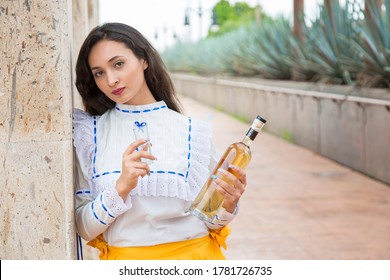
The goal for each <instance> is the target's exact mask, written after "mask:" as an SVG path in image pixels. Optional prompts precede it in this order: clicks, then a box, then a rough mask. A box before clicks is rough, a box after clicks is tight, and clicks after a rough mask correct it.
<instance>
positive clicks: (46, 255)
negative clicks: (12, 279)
mask: <svg viewBox="0 0 390 280" xmlns="http://www.w3.org/2000/svg"><path fill="white" fill-rule="evenodd" d="M0 152H1V153H0V164H1V166H2V168H1V169H0V170H1V171H0V180H1V181H0V182H1V191H0V201H2V203H1V204H0V212H1V213H2V215H1V218H0V240H1V244H0V259H73V258H74V232H75V231H74V222H73V215H74V210H73V208H74V205H73V201H74V200H73V192H74V191H73V179H72V177H73V172H72V169H73V168H72V143H71V141H61V142H35V143H34V142H31V143H29V144H28V145H26V143H20V142H18V143H0Z"/></svg>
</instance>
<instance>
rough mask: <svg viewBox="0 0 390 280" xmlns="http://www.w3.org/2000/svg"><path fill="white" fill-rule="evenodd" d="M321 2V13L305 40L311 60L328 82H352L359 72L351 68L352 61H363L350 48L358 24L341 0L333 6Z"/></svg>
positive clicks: (320, 77) (322, 77) (317, 71)
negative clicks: (341, 3) (340, 2)
mask: <svg viewBox="0 0 390 280" xmlns="http://www.w3.org/2000/svg"><path fill="white" fill-rule="evenodd" d="M328 4H329V2H326V3H325V4H324V5H320V16H319V17H318V18H317V19H316V20H314V21H313V22H312V27H311V28H310V29H308V32H307V33H306V34H305V35H306V43H307V44H308V46H309V47H310V48H311V49H310V48H307V51H309V52H310V56H309V58H308V60H309V61H310V62H311V63H314V64H315V67H316V75H317V76H318V78H319V79H320V80H322V81H325V82H331V83H338V84H351V83H352V82H353V80H354V79H355V78H356V76H357V73H358V71H359V69H358V67H354V68H352V67H349V63H350V62H351V61H353V62H354V63H355V65H357V64H358V63H359V62H360V59H359V56H358V54H357V53H356V52H354V51H351V50H352V49H353V48H352V45H353V41H354V39H355V37H356V34H357V33H356V30H355V24H354V22H353V19H352V18H351V17H350V14H349V12H348V9H347V8H346V7H342V6H341V5H340V4H339V2H338V1H333V2H332V5H328Z"/></svg>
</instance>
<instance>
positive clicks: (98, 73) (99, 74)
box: [94, 71, 103, 78]
mask: <svg viewBox="0 0 390 280" xmlns="http://www.w3.org/2000/svg"><path fill="white" fill-rule="evenodd" d="M101 75H103V72H102V71H96V72H95V74H94V76H95V77H96V78H98V77H100V76H101Z"/></svg>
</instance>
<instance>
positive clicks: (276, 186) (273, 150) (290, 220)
mask: <svg viewBox="0 0 390 280" xmlns="http://www.w3.org/2000/svg"><path fill="white" fill-rule="evenodd" d="M181 100H182V103H183V106H184V108H185V110H186V113H187V115H189V116H192V117H196V118H199V119H204V120H208V121H211V122H212V123H213V125H214V142H215V144H216V146H217V150H218V152H220V153H223V151H224V150H225V148H226V147H227V146H228V145H229V144H230V143H232V142H236V141H240V140H241V139H242V138H243V136H244V135H245V133H246V131H247V129H248V127H249V126H248V124H244V123H242V122H239V121H238V120H235V119H234V118H232V117H230V116H228V115H226V114H224V113H221V112H218V111H216V110H213V109H212V108H210V107H207V106H204V105H202V104H200V103H198V102H196V101H194V100H192V99H188V98H186V97H181ZM259 114H261V112H259ZM254 117H255V116H254ZM263 117H265V118H267V116H263ZM268 123H269V124H270V123H272V120H268ZM247 177H248V186H247V190H246V192H245V193H244V195H243V197H242V199H241V200H242V201H241V208H240V213H239V215H238V216H237V217H236V219H235V220H234V221H233V222H232V223H231V228H232V233H231V235H230V236H229V238H228V251H227V253H226V256H227V257H228V259H241V260H245V259H257V260H259V259H266V260H295V259H299V260H317V259H320V260H357V259H367V260H390V186H389V185H387V184H383V183H381V182H378V181H376V180H373V179H371V178H369V177H367V176H364V175H362V174H361V173H358V172H355V171H353V170H351V169H350V168H348V167H345V166H342V165H340V164H338V163H336V162H334V161H332V160H329V159H327V158H324V157H322V156H320V155H318V154H315V153H313V152H311V151H310V150H307V149H305V148H302V147H299V146H296V145H293V144H291V143H288V142H286V141H284V140H281V139H279V138H277V137H275V136H273V135H271V134H269V133H266V132H262V133H261V134H259V135H258V136H257V139H256V140H255V141H254V143H253V145H252V161H251V163H250V165H249V166H248V169H247Z"/></svg>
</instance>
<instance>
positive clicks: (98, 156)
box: [73, 101, 234, 246]
mask: <svg viewBox="0 0 390 280" xmlns="http://www.w3.org/2000/svg"><path fill="white" fill-rule="evenodd" d="M135 122H138V124H142V123H145V124H147V126H148V131H149V138H150V141H151V143H152V153H153V154H154V155H155V156H156V157H157V160H156V161H154V162H153V163H152V164H151V165H150V170H151V171H150V175H149V176H145V177H143V178H140V179H139V181H138V185H137V187H136V188H135V189H133V190H132V191H131V192H130V194H129V195H128V197H127V199H125V201H123V200H122V198H121V197H120V196H119V195H118V193H117V191H116V189H115V183H116V180H117V179H118V178H119V176H120V173H121V168H122V167H121V166H122V154H123V152H124V151H125V149H126V148H127V147H128V145H129V144H130V143H132V142H133V141H134V140H135V138H134V134H133V125H134V123H135ZM211 132H212V131H211V127H210V125H209V124H208V123H206V122H203V121H200V120H194V119H191V118H189V117H187V116H184V115H181V114H179V113H177V112H175V111H173V110H170V109H169V108H168V107H167V105H166V104H165V102H164V101H160V102H156V103H153V104H148V105H142V106H131V105H124V104H116V107H115V108H114V109H111V110H108V111H107V112H106V113H105V114H103V115H102V116H90V115H88V114H87V113H85V112H84V111H81V110H79V109H75V110H74V113H73V140H74V146H75V155H76V157H75V158H76V192H75V208H76V209H75V212H76V225H77V231H78V233H79V235H80V236H81V237H82V238H83V239H85V240H91V239H93V238H95V237H96V236H98V235H99V234H101V233H103V236H104V239H105V240H106V241H107V243H108V244H109V245H111V246H150V245H155V244H161V243H167V242H175V241H181V240H187V239H193V238H198V237H202V236H205V235H207V234H208V231H209V229H217V228H220V227H222V226H224V225H227V224H228V223H229V222H230V221H231V220H232V219H233V217H234V215H233V214H231V213H228V212H226V211H225V210H224V209H223V208H222V209H221V211H220V213H219V215H218V216H219V220H218V221H217V222H216V223H215V224H205V223H203V222H202V221H200V220H199V219H198V218H196V217H195V216H193V215H192V214H191V213H189V212H188V208H189V206H190V204H191V202H192V201H193V199H194V198H195V196H196V195H197V193H198V192H199V191H200V189H201V188H202V186H203V183H204V182H205V181H206V179H207V176H208V175H209V173H210V171H211V170H212V168H213V167H214V166H215V164H216V160H217V155H216V152H215V148H214V146H213V144H212V140H211V134H212V133H211Z"/></svg>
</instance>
